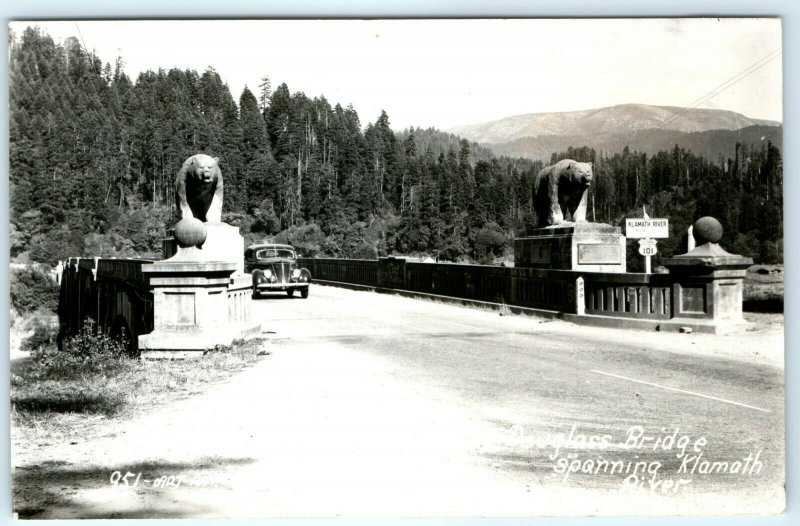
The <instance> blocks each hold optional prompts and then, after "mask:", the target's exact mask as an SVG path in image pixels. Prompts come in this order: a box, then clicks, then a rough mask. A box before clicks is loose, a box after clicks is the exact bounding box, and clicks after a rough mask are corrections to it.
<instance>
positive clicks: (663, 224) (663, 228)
mask: <svg viewBox="0 0 800 526" xmlns="http://www.w3.org/2000/svg"><path fill="white" fill-rule="evenodd" d="M642 216H643V217H641V218H629V219H626V220H625V236H626V237H628V238H629V239H638V240H639V254H641V255H643V256H644V272H645V274H650V257H651V256H655V255H656V254H657V253H658V249H657V248H656V239H660V238H665V237H669V220H668V219H653V218H650V217H648V216H647V210H645V209H644V207H642Z"/></svg>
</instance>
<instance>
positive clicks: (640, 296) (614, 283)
mask: <svg viewBox="0 0 800 526" xmlns="http://www.w3.org/2000/svg"><path fill="white" fill-rule="evenodd" d="M584 278H585V284H586V313H587V314H596V315H603V316H613V317H619V318H639V319H649V320H668V319H670V318H672V317H673V312H672V294H673V288H674V285H675V279H674V277H673V276H670V275H669V274H597V275H584Z"/></svg>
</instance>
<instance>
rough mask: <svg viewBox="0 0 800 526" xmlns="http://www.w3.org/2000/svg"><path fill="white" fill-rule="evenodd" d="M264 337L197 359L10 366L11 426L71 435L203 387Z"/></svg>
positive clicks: (256, 355) (247, 359)
mask: <svg viewBox="0 0 800 526" xmlns="http://www.w3.org/2000/svg"><path fill="white" fill-rule="evenodd" d="M264 347H265V340H262V339H253V340H247V341H235V342H234V343H233V344H232V345H231V346H227V347H222V346H218V347H216V348H215V349H213V350H211V351H208V352H207V353H205V354H204V355H203V357H202V358H197V359H187V360H174V361H172V360H156V361H150V360H138V359H130V358H124V357H120V358H116V360H117V361H118V363H117V364H115V366H113V367H106V368H102V369H98V368H96V367H82V366H80V365H77V366H76V365H75V364H70V366H69V367H50V368H47V369H46V370H45V369H43V365H42V364H41V363H40V362H38V361H37V360H35V359H32V358H29V359H25V360H19V361H17V362H14V363H13V364H12V370H11V373H12V374H11V418H12V425H13V426H14V427H15V428H17V430H18V431H19V432H20V433H23V434H25V435H30V434H31V433H32V434H34V435H38V436H40V437H41V436H45V435H47V434H55V435H59V436H64V435H69V436H75V435H79V434H80V432H81V431H80V430H81V428H83V427H84V425H85V424H90V423H92V422H96V421H98V420H104V419H108V418H115V417H128V416H131V415H133V414H136V413H138V412H143V411H146V410H149V409H150V408H153V407H158V406H159V405H163V404H164V403H167V402H170V401H173V400H176V399H181V398H186V397H188V396H191V395H192V394H195V393H198V392H201V391H203V390H204V389H206V388H207V387H208V385H209V384H210V383H213V382H216V381H221V380H223V379H225V378H228V377H229V376H230V375H231V374H233V373H235V372H237V371H239V370H241V369H244V368H245V367H248V366H250V365H252V364H254V363H255V362H256V361H258V360H260V359H261V358H263V356H265V355H267V354H268V353H267V352H266V351H265V350H264Z"/></svg>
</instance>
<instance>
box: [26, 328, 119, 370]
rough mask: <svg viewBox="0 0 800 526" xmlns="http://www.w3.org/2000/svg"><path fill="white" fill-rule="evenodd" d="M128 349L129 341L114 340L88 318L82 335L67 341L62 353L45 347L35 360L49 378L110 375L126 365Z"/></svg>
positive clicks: (35, 356) (34, 356)
mask: <svg viewBox="0 0 800 526" xmlns="http://www.w3.org/2000/svg"><path fill="white" fill-rule="evenodd" d="M127 349H128V344H127V342H126V341H124V340H120V339H115V338H111V337H110V336H109V335H108V334H106V333H104V332H103V331H101V330H99V329H98V327H97V324H96V323H95V321H94V320H92V319H91V318H88V319H87V320H86V322H85V323H84V324H83V327H82V328H81V332H80V334H78V335H76V336H72V337H70V338H67V339H65V340H64V344H63V345H62V349H61V350H58V349H57V348H56V347H54V346H46V347H42V348H41V349H40V351H39V352H37V353H36V354H34V355H33V359H34V361H35V362H36V365H37V366H38V367H39V369H40V372H41V373H42V374H44V375H46V376H52V375H54V374H56V375H62V374H65V375H67V376H69V375H71V374H73V373H98V372H108V371H113V370H115V369H118V368H120V367H121V366H122V365H123V363H124V361H123V360H122V358H124V357H125V354H126V352H127Z"/></svg>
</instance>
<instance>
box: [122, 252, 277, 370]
mask: <svg viewBox="0 0 800 526" xmlns="http://www.w3.org/2000/svg"><path fill="white" fill-rule="evenodd" d="M205 255H206V254H205V252H204V251H201V250H199V249H196V248H190V249H179V252H178V254H176V255H175V256H173V257H172V258H171V259H169V260H167V261H160V262H157V263H152V264H148V265H142V274H143V275H144V276H145V278H146V279H147V280H148V285H149V288H150V290H151V291H152V293H153V317H154V330H153V332H151V333H149V334H144V335H140V336H139V340H138V348H139V350H140V352H141V353H142V356H143V357H145V358H161V357H168V358H182V357H186V356H190V355H194V356H199V355H202V352H203V351H205V350H207V349H211V348H213V347H215V346H216V345H230V344H231V342H233V340H235V339H238V338H243V337H245V336H248V335H257V334H259V333H260V332H261V327H260V325H259V324H258V323H253V322H251V321H250V305H251V301H252V297H251V281H250V279H249V276H247V275H237V274H236V270H237V269H236V264H235V263H233V262H225V261H205V260H204V259H205Z"/></svg>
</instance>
